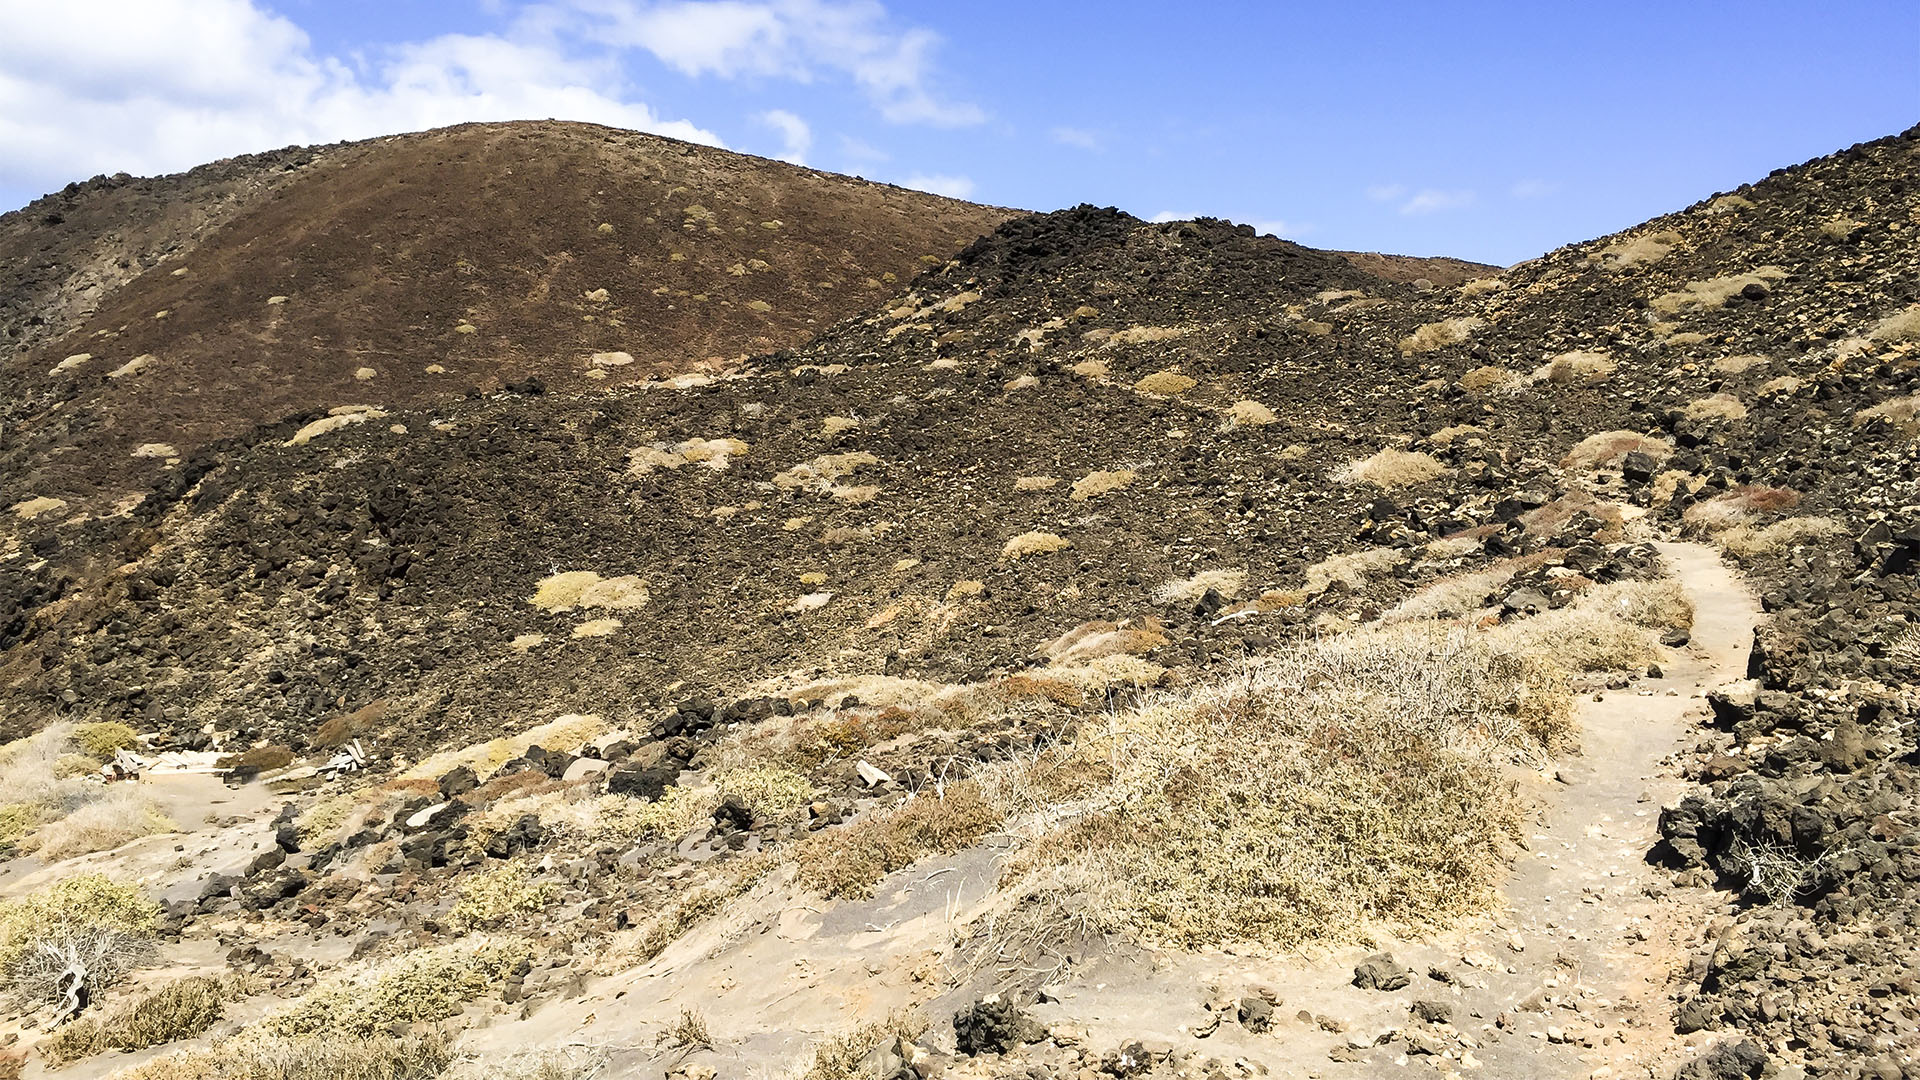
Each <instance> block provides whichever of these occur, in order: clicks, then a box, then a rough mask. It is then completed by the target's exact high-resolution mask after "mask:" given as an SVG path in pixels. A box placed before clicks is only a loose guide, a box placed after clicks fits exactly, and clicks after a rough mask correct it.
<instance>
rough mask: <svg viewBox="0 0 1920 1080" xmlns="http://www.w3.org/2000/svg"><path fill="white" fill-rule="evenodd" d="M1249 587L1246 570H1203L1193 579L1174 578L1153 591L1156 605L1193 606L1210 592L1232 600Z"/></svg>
mask: <svg viewBox="0 0 1920 1080" xmlns="http://www.w3.org/2000/svg"><path fill="white" fill-rule="evenodd" d="M1246 587H1247V572H1246V571H1245V570H1202V571H1200V572H1199V573H1197V574H1195V575H1193V576H1192V577H1185V578H1174V579H1173V580H1172V581H1168V582H1164V583H1162V584H1161V585H1160V587H1159V588H1157V589H1155V590H1153V602H1154V603H1156V604H1191V603H1194V602H1196V601H1198V600H1199V599H1200V598H1201V597H1203V596H1205V595H1207V593H1209V592H1215V593H1219V594H1220V596H1221V598H1222V599H1225V600H1231V599H1233V598H1234V597H1236V596H1239V595H1240V593H1241V592H1242V590H1244V589H1246Z"/></svg>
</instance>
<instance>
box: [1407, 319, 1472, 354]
mask: <svg viewBox="0 0 1920 1080" xmlns="http://www.w3.org/2000/svg"><path fill="white" fill-rule="evenodd" d="M1485 325H1486V323H1485V321H1483V320H1481V319H1476V318H1473V317H1471V316H1469V317H1466V318H1458V319H1442V320H1440V321H1439V322H1430V323H1425V324H1423V325H1421V326H1418V327H1415V328H1414V331H1413V333H1411V334H1408V335H1407V336H1406V337H1403V338H1401V339H1400V351H1401V352H1403V353H1422V352H1432V351H1433V350H1435V349H1443V348H1446V347H1447V346H1449V345H1458V344H1460V343H1461V342H1463V341H1465V340H1467V339H1468V338H1470V337H1472V336H1473V334H1474V332H1475V331H1476V330H1479V329H1480V328H1481V327H1483V326H1485Z"/></svg>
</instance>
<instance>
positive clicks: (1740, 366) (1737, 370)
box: [1713, 353, 1767, 375]
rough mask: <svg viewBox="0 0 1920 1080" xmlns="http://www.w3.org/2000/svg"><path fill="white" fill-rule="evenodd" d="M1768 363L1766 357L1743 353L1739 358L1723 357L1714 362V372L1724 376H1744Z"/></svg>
mask: <svg viewBox="0 0 1920 1080" xmlns="http://www.w3.org/2000/svg"><path fill="white" fill-rule="evenodd" d="M1765 363H1767V358H1766V357H1764V356H1755V355H1753V354H1751V353H1743V354H1741V355H1738V356H1722V357H1720V358H1719V359H1717V360H1715V361H1714V362H1713V370H1715V371H1718V372H1720V373H1721V374H1723V375H1743V374H1745V373H1747V372H1748V371H1751V370H1752V369H1754V368H1757V367H1760V366H1762V365H1764V364H1765Z"/></svg>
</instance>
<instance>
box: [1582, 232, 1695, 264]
mask: <svg viewBox="0 0 1920 1080" xmlns="http://www.w3.org/2000/svg"><path fill="white" fill-rule="evenodd" d="M1680 242H1681V241H1680V234H1679V233H1677V232H1674V231H1673V230H1671V229H1662V230H1660V231H1659V232H1653V233H1644V234H1642V235H1640V236H1633V237H1627V238H1625V239H1622V240H1618V241H1615V242H1614V243H1612V244H1610V245H1608V246H1607V247H1604V248H1602V249H1600V256H1601V258H1603V259H1606V260H1609V261H1611V262H1612V263H1613V265H1615V266H1650V265H1652V264H1653V263H1657V262H1659V261H1660V260H1661V259H1664V258H1666V257H1667V256H1668V255H1670V254H1672V253H1673V249H1674V248H1675V247H1677V246H1679V244H1680Z"/></svg>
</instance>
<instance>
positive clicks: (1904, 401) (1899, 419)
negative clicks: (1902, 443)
mask: <svg viewBox="0 0 1920 1080" xmlns="http://www.w3.org/2000/svg"><path fill="white" fill-rule="evenodd" d="M1874 420H1885V421H1886V422H1887V423H1889V424H1892V425H1893V426H1894V427H1896V428H1899V429H1900V430H1902V431H1905V432H1909V433H1914V432H1920V394H1913V395H1911V396H1908V397H1899V398H1893V399H1891V400H1888V401H1883V402H1881V403H1880V404H1878V405H1874V406H1871V407H1869V408H1865V409H1861V410H1860V411H1859V412H1856V413H1854V414H1853V426H1854V427H1859V426H1861V425H1862V424H1866V423H1869V422H1871V421H1874Z"/></svg>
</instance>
